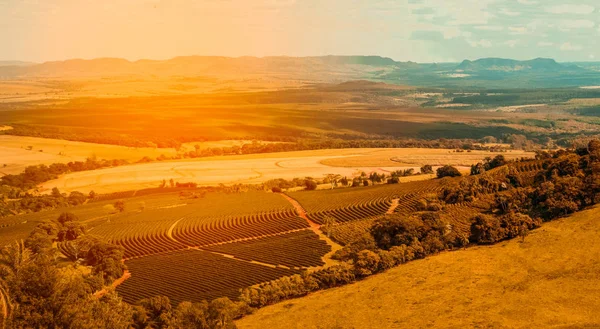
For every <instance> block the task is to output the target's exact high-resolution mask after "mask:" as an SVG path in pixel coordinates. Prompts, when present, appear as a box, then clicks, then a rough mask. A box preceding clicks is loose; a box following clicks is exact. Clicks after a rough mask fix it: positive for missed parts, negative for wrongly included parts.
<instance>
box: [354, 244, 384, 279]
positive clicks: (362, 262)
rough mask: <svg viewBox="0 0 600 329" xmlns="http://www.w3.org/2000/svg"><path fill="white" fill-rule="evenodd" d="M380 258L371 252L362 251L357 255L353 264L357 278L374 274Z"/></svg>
mask: <svg viewBox="0 0 600 329" xmlns="http://www.w3.org/2000/svg"><path fill="white" fill-rule="evenodd" d="M380 261H381V258H380V257H379V255H378V254H376V253H374V252H372V251H371V250H363V251H361V252H359V253H358V255H357V257H356V262H355V263H354V270H355V272H356V275H357V276H368V275H371V274H373V273H376V272H377V270H378V268H379V262H380Z"/></svg>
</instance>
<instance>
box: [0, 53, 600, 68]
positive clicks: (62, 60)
mask: <svg viewBox="0 0 600 329" xmlns="http://www.w3.org/2000/svg"><path fill="white" fill-rule="evenodd" d="M185 57H204V58H209V57H213V58H229V59H242V58H256V59H266V58H323V57H379V58H382V59H390V60H392V61H394V62H396V63H416V64H457V63H462V62H464V61H476V60H480V59H505V60H514V61H520V62H525V61H532V60H536V59H551V60H554V61H556V62H557V63H599V62H600V59H599V60H588V61H557V60H556V59H554V58H551V57H535V58H530V59H515V58H509V57H480V58H475V59H469V58H465V59H463V60H459V61H438V62H418V61H414V60H407V61H398V60H395V59H393V58H391V57H387V56H382V55H331V54H330V55H307V56H292V55H268V56H254V55H241V56H227V55H179V56H174V57H169V58H166V59H157V58H155V59H152V58H139V59H128V58H125V57H110V56H101V57H93V58H81V57H71V58H66V59H59V60H47V61H41V62H37V61H26V60H18V59H0V62H15V63H23V64H30V66H31V65H43V64H48V63H59V62H68V61H94V60H103V59H104V60H106V59H112V60H124V61H127V62H129V63H133V64H135V63H138V62H143V61H153V62H167V61H170V60H174V59H177V58H185ZM0 66H18V65H0Z"/></svg>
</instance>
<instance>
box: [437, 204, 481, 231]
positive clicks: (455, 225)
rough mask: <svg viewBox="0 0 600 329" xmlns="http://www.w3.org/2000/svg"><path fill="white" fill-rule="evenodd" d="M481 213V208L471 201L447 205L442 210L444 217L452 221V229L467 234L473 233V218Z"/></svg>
mask: <svg viewBox="0 0 600 329" xmlns="http://www.w3.org/2000/svg"><path fill="white" fill-rule="evenodd" d="M479 213H480V209H478V208H475V207H473V205H472V204H470V203H460V204H452V205H446V207H445V208H444V210H443V212H441V214H442V217H443V218H445V219H446V220H447V221H448V222H449V223H450V226H451V227H452V230H454V231H456V232H460V233H462V234H464V235H466V236H469V235H470V233H471V219H472V218H473V217H474V216H476V215H477V214H479Z"/></svg>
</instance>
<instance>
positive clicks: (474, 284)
mask: <svg viewBox="0 0 600 329" xmlns="http://www.w3.org/2000/svg"><path fill="white" fill-rule="evenodd" d="M598 216H600V208H594V209H590V210H586V211H582V212H581V213H578V214H575V215H573V216H571V217H568V218H564V219H560V220H556V221H554V222H551V223H546V224H544V225H543V226H542V228H540V229H538V230H536V231H533V232H532V233H531V234H530V235H529V236H528V237H527V238H526V240H525V241H524V242H521V241H520V240H517V239H515V240H511V241H507V242H503V243H500V244H497V245H494V246H489V247H473V248H469V249H467V250H461V251H455V252H445V253H442V254H440V255H437V256H432V257H429V258H426V259H423V260H418V261H413V262H410V263H408V264H405V265H401V266H399V267H397V268H394V269H392V270H389V271H387V272H385V273H383V274H379V275H375V276H373V277H370V278H368V279H366V280H364V281H362V282H359V283H356V284H352V285H349V286H345V287H341V288H334V289H331V290H326V291H321V292H317V293H314V294H311V295H310V296H308V297H305V298H301V299H296V300H290V301H286V302H283V303H280V304H276V305H274V306H270V307H266V308H264V309H260V310H259V311H257V312H256V313H255V314H253V315H251V316H248V317H246V318H243V319H242V320H240V321H238V322H237V325H238V328H429V327H435V328H599V327H600V313H599V312H598V309H600V288H599V287H600V274H599V273H600V240H599V239H598V234H599V233H600V223H599V222H598V220H597V218H598Z"/></svg>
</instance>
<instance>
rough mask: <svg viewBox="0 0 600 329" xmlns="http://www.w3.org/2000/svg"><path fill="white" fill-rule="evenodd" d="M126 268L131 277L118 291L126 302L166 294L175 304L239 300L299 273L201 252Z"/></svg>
mask: <svg viewBox="0 0 600 329" xmlns="http://www.w3.org/2000/svg"><path fill="white" fill-rule="evenodd" d="M127 266H128V267H129V269H130V271H131V278H130V279H128V280H126V281H125V282H124V283H123V284H122V285H120V286H119V287H118V288H117V292H119V294H120V295H121V296H123V299H124V300H125V301H126V302H128V303H135V302H136V301H138V300H139V299H142V298H145V297H153V296H156V295H163V296H168V297H169V299H170V300H171V302H172V303H173V304H175V305H177V304H178V303H179V302H182V301H192V302H200V301H202V300H211V299H214V298H218V297H223V296H227V297H230V298H236V297H237V296H238V291H239V290H240V289H242V288H245V287H248V286H252V285H255V284H258V283H261V282H265V281H270V280H274V279H277V278H279V277H282V276H287V275H292V274H296V273H299V271H297V270H290V269H285V268H272V267H268V266H263V265H258V264H253V263H250V262H243V261H239V260H233V259H230V258H227V257H224V256H221V255H216V254H212V253H210V252H206V251H199V250H184V251H177V252H173V253H167V254H161V255H156V256H153V257H144V258H140V259H135V260H131V261H128V262H127Z"/></svg>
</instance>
